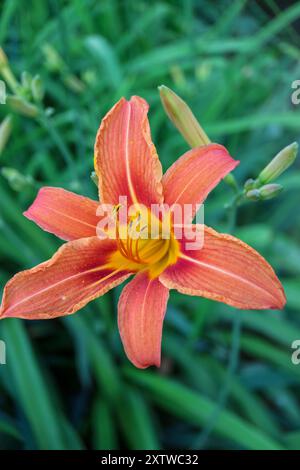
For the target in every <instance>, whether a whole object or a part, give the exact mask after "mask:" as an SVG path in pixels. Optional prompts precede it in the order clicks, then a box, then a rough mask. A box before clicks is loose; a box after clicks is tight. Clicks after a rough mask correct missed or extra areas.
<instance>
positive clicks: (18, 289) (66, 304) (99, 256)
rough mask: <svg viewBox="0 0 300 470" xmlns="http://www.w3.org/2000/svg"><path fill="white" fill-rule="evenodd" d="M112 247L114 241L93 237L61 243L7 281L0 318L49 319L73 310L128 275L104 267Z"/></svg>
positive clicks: (101, 293) (103, 292) (67, 313)
mask: <svg viewBox="0 0 300 470" xmlns="http://www.w3.org/2000/svg"><path fill="white" fill-rule="evenodd" d="M114 250H115V243H114V242H112V241H110V240H103V241H101V240H99V239H98V238H97V237H91V238H82V239H80V240H75V241H72V242H69V243H66V244H64V245H63V246H62V247H61V248H60V249H59V250H58V251H57V252H56V254H55V255H54V256H53V257H52V258H51V259H50V260H49V261H46V262H45V263H42V264H40V265H38V266H36V267H35V268H33V269H29V270H27V271H23V272H20V273H18V274H16V275H15V276H14V277H13V278H12V279H11V280H10V281H9V282H8V283H7V285H6V287H5V289H4V294H3V299H2V305H1V310H0V318H5V317H18V318H25V319H28V320H33V319H49V318H54V317H59V316H63V315H70V314H71V313H74V312H76V311H77V310H79V309H80V308H82V307H83V306H84V305H86V304H87V303H88V302H90V301H91V300H93V299H95V298H96V297H99V296H100V295H103V294H105V292H107V291H108V290H110V289H111V288H112V287H114V286H116V285H118V284H120V283H121V282H122V281H124V280H125V279H126V278H127V277H128V276H129V275H130V274H129V273H127V272H125V271H124V270H123V271H120V270H115V271H113V270H111V269H108V268H107V266H106V263H107V260H108V258H109V257H110V256H111V253H112V252H113V251H114Z"/></svg>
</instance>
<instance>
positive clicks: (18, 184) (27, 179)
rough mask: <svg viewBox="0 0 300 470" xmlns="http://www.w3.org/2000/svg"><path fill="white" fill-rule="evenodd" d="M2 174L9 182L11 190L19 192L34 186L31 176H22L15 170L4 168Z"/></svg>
mask: <svg viewBox="0 0 300 470" xmlns="http://www.w3.org/2000/svg"><path fill="white" fill-rule="evenodd" d="M1 174H2V176H3V177H4V178H5V179H6V180H7V181H8V183H9V185H10V186H11V188H12V189H13V190H14V191H17V192H20V191H24V190H26V189H28V187H30V186H32V185H33V184H34V182H33V179H32V178H31V176H25V175H22V173H20V172H19V171H18V170H16V169H15V168H9V167H3V168H2V170H1Z"/></svg>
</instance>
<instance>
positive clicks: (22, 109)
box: [6, 95, 39, 118]
mask: <svg viewBox="0 0 300 470" xmlns="http://www.w3.org/2000/svg"><path fill="white" fill-rule="evenodd" d="M6 102H7V104H8V105H9V106H10V108H11V109H12V110H13V111H15V112H16V113H18V114H22V115H24V116H28V117H32V118H34V117H36V116H37V115H38V114H39V109H38V108H37V107H36V106H35V105H33V104H31V103H29V102H28V101H26V100H24V99H23V98H21V97H20V96H16V95H13V96H8V97H7V100H6Z"/></svg>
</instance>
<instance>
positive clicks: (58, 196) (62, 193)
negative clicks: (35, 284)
mask: <svg viewBox="0 0 300 470" xmlns="http://www.w3.org/2000/svg"><path fill="white" fill-rule="evenodd" d="M98 206H99V202H96V201H93V200H92V199H89V198H87V197H83V196H79V195H78V194H75V193H72V192H70V191H66V190H65V189H62V188H52V187H44V188H42V189H40V190H39V192H38V195H37V197H36V199H35V201H34V202H33V204H32V205H31V206H30V207H29V209H28V210H27V211H26V212H24V215H25V217H27V219H30V220H33V221H34V222H35V223H36V224H37V225H39V226H40V227H41V228H42V229H43V230H46V231H47V232H51V233H54V234H55V235H56V236H57V237H59V238H62V239H63V240H68V241H69V240H76V239H78V238H85V237H93V236H95V235H96V225H97V223H98V222H99V217H97V216H96V211H97V208H98Z"/></svg>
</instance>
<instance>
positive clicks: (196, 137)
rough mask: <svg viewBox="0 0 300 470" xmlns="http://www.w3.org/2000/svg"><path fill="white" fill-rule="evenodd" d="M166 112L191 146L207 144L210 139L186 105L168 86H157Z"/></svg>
mask: <svg viewBox="0 0 300 470" xmlns="http://www.w3.org/2000/svg"><path fill="white" fill-rule="evenodd" d="M158 89H159V93H160V98H161V101H162V104H163V107H164V109H165V112H166V114H167V115H168V117H169V119H170V120H171V121H172V122H173V124H174V125H175V126H176V127H177V129H178V130H179V132H180V133H181V134H182V136H183V138H184V139H185V140H186V141H187V143H188V144H189V145H190V146H191V147H199V146H201V145H207V144H209V143H210V140H209V138H208V136H207V135H206V133H205V132H204V130H203V129H202V127H201V126H200V124H199V122H198V121H197V119H196V118H195V116H194V114H193V113H192V111H191V109H190V108H189V107H188V105H187V104H186V103H185V102H184V101H183V100H182V99H181V98H180V97H179V96H178V95H176V93H174V91H172V90H171V89H170V88H168V87H166V86H164V85H161V86H160V87H158Z"/></svg>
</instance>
